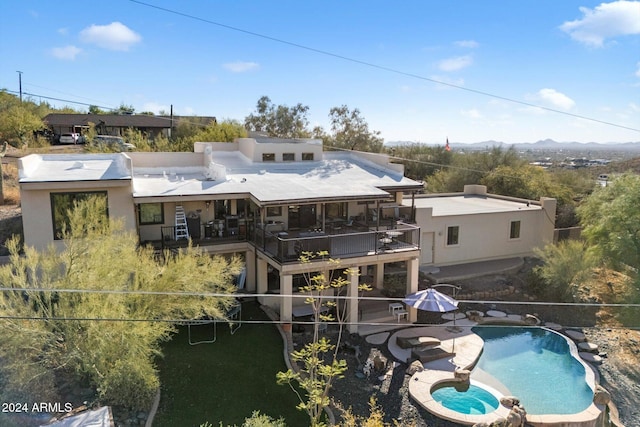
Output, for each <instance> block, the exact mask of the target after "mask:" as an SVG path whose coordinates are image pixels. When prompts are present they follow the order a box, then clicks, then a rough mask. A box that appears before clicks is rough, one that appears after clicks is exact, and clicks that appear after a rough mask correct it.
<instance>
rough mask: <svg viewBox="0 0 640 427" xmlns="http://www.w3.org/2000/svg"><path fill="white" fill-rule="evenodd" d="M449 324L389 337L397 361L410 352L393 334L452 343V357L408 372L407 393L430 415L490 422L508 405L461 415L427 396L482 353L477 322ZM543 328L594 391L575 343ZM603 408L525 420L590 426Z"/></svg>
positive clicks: (445, 344)
mask: <svg viewBox="0 0 640 427" xmlns="http://www.w3.org/2000/svg"><path fill="white" fill-rule="evenodd" d="M451 324H452V323H447V324H444V325H439V326H422V327H420V326H418V327H412V328H407V329H402V330H400V331H398V332H396V333H394V334H393V335H392V336H391V337H389V341H388V342H389V344H388V345H389V350H390V352H391V353H392V354H393V355H394V357H396V358H397V359H398V360H402V361H406V362H408V361H409V360H408V357H410V352H409V355H408V356H407V352H406V350H403V349H400V348H399V347H397V345H396V344H395V337H396V336H397V335H400V336H433V337H436V338H438V339H440V341H441V344H440V346H441V347H442V348H444V349H445V350H447V351H452V350H453V346H454V345H455V353H456V355H455V356H454V357H453V358H450V359H446V360H437V361H433V362H427V363H424V364H423V367H424V370H423V371H422V372H416V373H415V374H413V375H412V377H411V379H410V381H409V395H410V396H411V398H413V400H415V401H416V402H417V403H418V404H419V405H420V406H422V407H423V408H424V409H426V410H427V411H429V412H430V413H432V414H434V415H435V416H437V417H439V418H443V419H446V420H449V421H453V422H456V423H460V424H466V425H473V424H476V423H491V422H494V421H496V420H498V419H500V418H506V417H507V415H508V414H509V412H510V408H508V407H506V406H504V405H502V404H500V405H499V406H498V409H496V410H495V411H493V412H490V413H488V414H482V415H480V414H478V415H470V414H462V413H460V412H457V411H453V410H451V409H448V408H445V407H444V406H442V405H441V404H440V403H438V402H436V401H435V400H434V399H433V397H432V396H431V390H432V388H433V387H434V386H435V385H437V384H440V383H444V382H447V383H450V382H451V383H453V382H457V381H459V380H457V379H456V378H455V377H454V372H455V370H456V369H469V370H470V369H471V368H472V367H473V366H474V365H475V363H476V361H477V360H478V358H479V357H480V354H481V353H482V349H483V347H484V341H483V340H482V338H480V337H479V336H478V335H476V334H475V333H473V332H472V331H471V328H472V327H473V326H476V325H477V323H476V322H473V321H471V320H468V319H464V320H463V321H462V322H460V321H459V322H457V324H456V326H457V327H458V328H457V331H456V332H452V330H451V328H450V326H451ZM523 326H529V325H523ZM544 329H545V330H547V331H550V332H553V333H556V334H558V335H560V336H562V337H563V338H564V339H565V340H567V343H568V344H569V351H570V353H571V356H572V357H573V358H575V359H576V360H578V361H579V362H580V363H581V364H582V365H583V366H584V368H585V381H586V382H587V385H588V386H589V387H590V388H591V389H592V390H593V391H594V392H595V390H596V386H597V384H598V378H597V376H596V373H595V372H594V369H593V368H592V367H591V365H590V364H588V363H587V362H585V361H584V360H582V359H581V358H580V356H579V355H578V348H577V346H576V345H575V343H574V342H573V341H572V340H571V339H570V338H568V337H567V336H565V335H563V334H561V333H559V332H557V331H554V330H551V329H549V328H544ZM454 340H455V341H454ZM478 340H479V341H478ZM403 357H404V359H403ZM472 381H475V383H476V385H478V384H481V385H482V388H485V389H490V390H496V389H495V388H494V387H492V386H491V385H488V384H485V383H484V382H482V381H477V380H473V379H472ZM496 391H497V390H496ZM498 393H499V394H501V392H499V391H498ZM498 400H499V399H498ZM524 409H525V410H526V407H525V408H524ZM605 410H606V405H596V404H595V403H593V402H591V404H590V405H589V406H588V407H587V408H586V409H585V410H583V411H581V412H578V413H575V414H543V415H532V414H527V423H528V424H531V425H533V426H540V427H543V426H552V425H555V426H557V425H559V424H568V423H570V424H571V425H574V426H580V425H585V426H591V425H593V423H594V422H595V421H596V420H597V419H598V418H599V417H601V416H602V413H603V412H605Z"/></svg>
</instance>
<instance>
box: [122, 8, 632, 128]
mask: <svg viewBox="0 0 640 427" xmlns="http://www.w3.org/2000/svg"><path fill="white" fill-rule="evenodd" d="M129 1H131V2H132V3H136V4H139V5H141V6H145V7H149V8H152V9H157V10H160V11H163V12H167V13H171V14H174V15H178V16H182V17H184V18H188V19H193V20H195V21H200V22H204V23H206V24H210V25H215V26H218V27H221V28H225V29H227V30H231V31H236V32H239V33H243V34H247V35H250V36H253V37H259V38H262V39H265V40H269V41H272V42H276V43H280V44H284V45H287V46H291V47H295V48H298V49H302V50H306V51H309V52H314V53H317V54H320V55H324V56H329V57H332V58H337V59H340V60H343V61H347V62H351V63H355V64H359V65H364V66H366V67H370V68H375V69H378V70H381V71H386V72H389V73H393V74H398V75H401V76H405V77H411V78H414V79H418V80H423V81H428V82H431V83H436V84H439V85H443V86H448V87H452V88H455V89H460V90H464V91H467V92H470V93H475V94H477V95H482V96H487V97H490V98H494V99H500V100H502V101H507V102H511V103H515V104H519V105H524V106H527V107H534V108H540V109H542V110H546V111H550V112H553V113H558V114H564V115H566V116H570V117H574V118H578V119H583V120H588V121H592V122H595V123H601V124H605V125H609V126H614V127H618V128H621V129H627V130H631V131H634V132H640V129H638V128H632V127H629V126H624V125H620V124H617V123H613V122H609V121H606V120H600V119H595V118H592V117H587V116H583V115H580V114H574V113H570V112H568V111H562V110H557V109H555V108H551V107H545V106H542V105H537V104H533V103H530V102H526V101H520V100H517V99H514V98H509V97H506V96H501V95H496V94H493V93H490V92H486V91H482V90H478V89H473V88H468V87H465V86H460V85H456V84H453V83H448V82H444V81H441V80H436V79H432V78H429V77H425V76H421V75H418V74H414V73H409V72H406V71H402V70H398V69H396V68H391V67H387V66H384V65H379V64H375V63H372V62H367V61H362V60H360V59H355V58H352V57H349V56H344V55H340V54H337V53H334V52H330V51H327V50H322V49H318V48H314V47H310V46H306V45H303V44H300V43H295V42H291V41H288V40H284V39H280V38H277V37H272V36H267V35H265V34H260V33H256V32H254V31H249V30H245V29H242V28H239V27H234V26H232V25H227V24H223V23H221V22H216V21H212V20H210V19H206V18H201V17H199V16H195V15H191V14H188V13H184V12H179V11H177V10H173V9H168V8H165V7H161V6H156V5H153V4H149V3H145V2H142V1H140V0H129Z"/></svg>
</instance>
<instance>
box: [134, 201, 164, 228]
mask: <svg viewBox="0 0 640 427" xmlns="http://www.w3.org/2000/svg"><path fill="white" fill-rule="evenodd" d="M138 220H139V222H140V225H150V224H164V209H163V208H162V203H143V204H141V205H140V206H139V207H138Z"/></svg>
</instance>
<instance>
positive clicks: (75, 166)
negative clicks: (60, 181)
mask: <svg viewBox="0 0 640 427" xmlns="http://www.w3.org/2000/svg"><path fill="white" fill-rule="evenodd" d="M70 169H84V163H82V162H75V163H74V164H73V166H71V168H70Z"/></svg>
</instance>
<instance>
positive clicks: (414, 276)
mask: <svg viewBox="0 0 640 427" xmlns="http://www.w3.org/2000/svg"><path fill="white" fill-rule="evenodd" d="M406 264H407V292H406V295H408V294H412V293H414V292H418V272H419V267H420V260H419V259H418V258H412V259H410V260H407V263H406ZM417 320H418V310H417V309H415V308H411V307H410V308H409V322H411V323H414V322H416V321H417Z"/></svg>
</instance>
